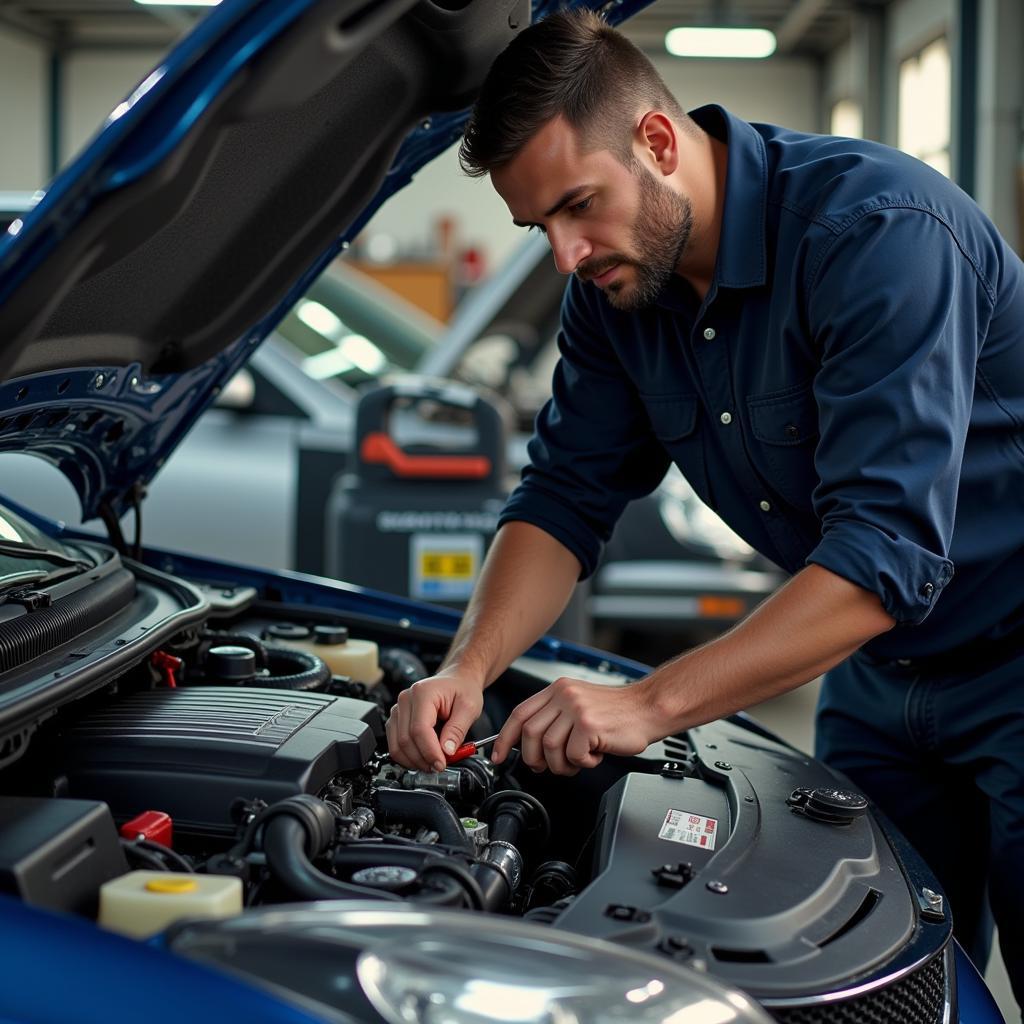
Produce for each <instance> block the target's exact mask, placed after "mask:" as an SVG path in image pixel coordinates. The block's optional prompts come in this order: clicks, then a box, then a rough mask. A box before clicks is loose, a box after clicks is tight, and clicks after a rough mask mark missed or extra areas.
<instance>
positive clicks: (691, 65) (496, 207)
mask: <svg viewBox="0 0 1024 1024" xmlns="http://www.w3.org/2000/svg"><path fill="white" fill-rule="evenodd" d="M654 63H655V66H656V67H657V68H658V71H659V72H660V73H661V74H662V76H663V77H664V78H665V80H666V82H667V83H668V85H669V87H670V88H671V89H672V91H673V93H674V94H675V95H676V96H677V97H678V99H679V101H680V103H682V105H683V106H684V107H685V108H687V109H692V108H693V107H699V106H701V105H702V104H704V103H712V102H714V103H721V104H722V105H723V106H725V107H727V108H728V109H729V110H730V111H732V113H734V114H737V115H738V116H740V117H743V118H745V119H747V120H751V121H769V122H772V123H775V124H784V125H786V126H787V127H790V128H797V129H801V130H803V131H816V130H819V125H818V121H817V117H818V114H817V111H818V106H817V103H818V83H817V73H816V70H815V66H814V64H813V63H812V62H811V61H807V60H799V59H793V58H773V59H771V60H768V61H743V60H689V61H686V60H675V59H673V58H671V57H668V56H666V57H665V58H655V61H654ZM456 152H457V147H453V148H452V149H451V150H450V151H449V152H447V153H444V154H443V155H442V156H440V157H439V158H438V159H437V160H435V161H434V162H433V163H432V164H428V165H427V166H426V167H425V168H424V169H423V170H422V171H420V173H419V175H418V177H417V179H416V181H415V182H414V183H413V184H412V185H411V186H410V187H409V188H407V189H405V190H404V191H402V192H399V193H398V195H396V196H394V197H393V198H392V199H391V200H389V201H388V202H387V203H386V204H385V205H384V207H383V208H382V209H381V210H380V212H379V213H378V214H377V216H376V217H374V219H373V221H372V222H371V224H370V225H369V226H368V227H367V231H368V232H374V231H379V232H384V233H386V234H389V235H391V236H392V237H393V238H394V239H395V241H396V242H398V244H399V246H400V247H401V248H402V249H414V250H423V249H426V248H429V245H430V243H431V241H432V239H433V237H434V224H435V222H436V220H437V218H438V217H439V216H440V215H441V214H448V215H451V216H453V217H455V218H456V220H457V222H458V226H459V238H460V242H461V244H473V245H476V246H478V247H481V248H482V249H483V251H484V252H485V254H486V258H487V261H488V267H489V269H494V268H495V267H497V266H498V265H500V263H501V261H502V260H503V259H505V258H506V257H507V256H508V255H509V253H510V252H511V251H512V249H513V248H514V247H515V245H516V244H517V243H518V242H519V241H520V240H521V239H522V237H523V231H522V229H521V228H515V227H513V226H512V220H511V217H510V216H509V212H508V209H507V208H506V206H505V204H504V203H503V202H502V201H501V200H500V199H499V198H498V196H497V194H496V193H495V192H494V189H493V188H492V187H491V184H490V182H489V181H488V180H487V179H486V178H483V179H474V178H467V177H466V176H465V175H464V174H462V172H461V170H460V169H459V166H458V160H457V159H456Z"/></svg>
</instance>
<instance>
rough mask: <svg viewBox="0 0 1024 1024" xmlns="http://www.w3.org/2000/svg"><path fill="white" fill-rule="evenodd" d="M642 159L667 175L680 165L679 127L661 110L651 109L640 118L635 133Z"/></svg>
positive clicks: (635, 141) (635, 140) (653, 168)
mask: <svg viewBox="0 0 1024 1024" xmlns="http://www.w3.org/2000/svg"><path fill="white" fill-rule="evenodd" d="M634 143H635V144H636V145H637V146H639V147H640V157H641V161H642V162H643V163H644V164H646V165H647V166H649V167H650V169H651V170H652V171H653V170H655V169H657V172H658V173H661V174H663V175H665V176H666V177H667V176H668V175H670V174H672V173H674V172H675V169H676V168H677V167H678V166H679V129H678V128H676V126H675V124H674V123H673V121H672V119H671V118H670V117H669V116H668V115H667V114H663V113H662V112H661V111H660V110H649V111H648V112H647V113H646V114H644V116H643V117H641V118H640V123H639V124H638V125H637V126H636V131H635V133H634Z"/></svg>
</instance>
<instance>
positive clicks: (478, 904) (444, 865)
mask: <svg viewBox="0 0 1024 1024" xmlns="http://www.w3.org/2000/svg"><path fill="white" fill-rule="evenodd" d="M420 878H421V879H422V881H424V882H428V881H431V882H432V884H434V885H436V884H437V883H438V882H440V881H441V880H442V879H444V880H445V881H448V882H450V883H452V884H454V885H455V887H456V888H457V889H458V893H459V902H458V904H456V906H460V905H462V904H463V903H464V902H465V903H468V904H469V906H470V908H471V909H472V910H485V909H487V900H486V898H485V896H484V893H483V890H482V889H481V886H480V883H479V881H478V880H477V878H476V876H475V875H474V874H473V872H472V870H471V869H470V868H467V867H465V866H463V865H462V864H460V863H459V862H458V861H457V860H452V859H451V858H444V859H441V858H438V859H437V860H436V861H431V862H430V863H429V864H428V865H427V866H426V867H425V868H424V869H423V871H422V873H421V874H420ZM435 879H436V880H435ZM448 891H450V889H449V886H447V885H446V886H444V887H443V888H442V889H441V892H442V893H447V892H448ZM423 895H426V894H423ZM412 898H413V899H414V900H421V899H422V897H421V896H419V895H417V896H413V897H412ZM424 902H431V901H430V900H429V898H428V899H426V900H424Z"/></svg>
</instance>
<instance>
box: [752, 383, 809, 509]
mask: <svg viewBox="0 0 1024 1024" xmlns="http://www.w3.org/2000/svg"><path fill="white" fill-rule="evenodd" d="M747 408H748V410H749V412H750V428H751V432H752V433H753V435H754V438H755V439H756V441H757V451H758V456H759V461H761V462H762V464H763V467H764V470H765V479H766V481H767V483H768V484H769V486H770V487H771V488H772V489H773V490H774V491H776V492H777V493H778V494H779V495H781V496H782V497H783V498H785V500H786V501H788V502H789V503H790V504H792V505H793V506H794V507H796V508H810V507H811V495H812V494H813V493H814V488H815V487H817V486H818V474H817V471H816V470H815V468H814V453H815V449H816V448H817V443H818V406H817V403H816V402H815V401H814V391H813V389H812V385H811V384H810V383H807V384H801V385H799V386H797V387H795V388H794V387H789V388H786V389H784V390H782V391H773V392H769V393H768V394H764V395H753V396H751V397H750V398H748V399H747Z"/></svg>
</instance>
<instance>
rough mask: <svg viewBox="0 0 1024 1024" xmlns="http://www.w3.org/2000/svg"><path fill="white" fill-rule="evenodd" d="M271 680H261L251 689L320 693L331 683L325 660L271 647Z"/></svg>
mask: <svg viewBox="0 0 1024 1024" xmlns="http://www.w3.org/2000/svg"><path fill="white" fill-rule="evenodd" d="M266 650H267V659H268V660H267V669H268V670H269V672H270V675H269V676H258V677H257V678H256V679H254V680H253V681H252V682H251V683H248V684H247V685H248V686H255V687H258V688H260V689H263V690H266V689H272V690H321V689H323V688H324V687H325V686H326V685H327V684H328V683H329V682H330V681H331V670H330V669H329V668H328V667H327V665H326V664H325V663H324V661H323V659H322V658H318V657H317V656H316V655H315V654H308V653H307V652H306V651H297V650H294V649H292V648H291V647H268V648H267V649H266Z"/></svg>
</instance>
